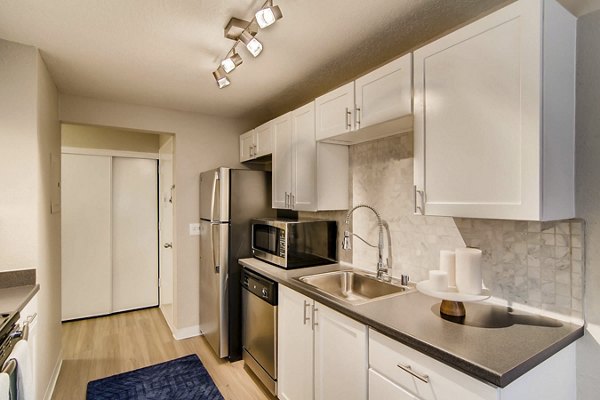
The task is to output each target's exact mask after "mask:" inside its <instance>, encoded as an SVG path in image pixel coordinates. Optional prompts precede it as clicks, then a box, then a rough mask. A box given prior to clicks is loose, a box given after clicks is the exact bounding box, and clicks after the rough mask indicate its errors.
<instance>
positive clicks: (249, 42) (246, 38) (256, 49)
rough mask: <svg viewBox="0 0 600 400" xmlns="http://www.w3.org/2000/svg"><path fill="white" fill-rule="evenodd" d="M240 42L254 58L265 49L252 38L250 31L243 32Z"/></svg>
mask: <svg viewBox="0 0 600 400" xmlns="http://www.w3.org/2000/svg"><path fill="white" fill-rule="evenodd" d="M240 40H241V41H242V43H244V44H245V45H246V48H247V49H248V51H249V52H250V54H252V55H253V56H254V57H257V56H258V55H259V54H260V52H261V51H262V49H263V46H262V43H260V42H259V41H258V39H256V38H255V37H254V36H252V35H251V34H250V33H249V32H248V31H244V32H242V34H241V35H240Z"/></svg>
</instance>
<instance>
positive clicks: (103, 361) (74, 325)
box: [52, 308, 274, 400]
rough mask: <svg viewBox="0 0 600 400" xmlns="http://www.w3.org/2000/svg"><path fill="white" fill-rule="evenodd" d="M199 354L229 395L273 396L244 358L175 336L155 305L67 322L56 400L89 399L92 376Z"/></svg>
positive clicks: (197, 339) (258, 398)
mask: <svg viewBox="0 0 600 400" xmlns="http://www.w3.org/2000/svg"><path fill="white" fill-rule="evenodd" d="M188 354H197V355H198V357H200V360H201V361H202V363H203V364H204V366H205V367H206V369H207V371H208V373H209V374H210V376H211V377H212V378H213V380H214V382H215V384H216V385H217V387H218V388H219V390H220V391H221V393H222V394H223V397H225V399H232V400H233V399H235V400H237V399H240V400H242V399H243V400H246V399H248V400H251V399H256V400H263V399H269V400H272V399H274V397H272V396H270V394H269V393H268V392H267V391H266V389H264V387H262V385H260V384H259V383H258V380H257V379H256V377H254V375H252V373H251V372H249V371H248V370H247V369H246V368H245V367H244V363H243V361H238V362H235V363H229V362H227V361H224V360H221V359H218V358H217V357H216V355H215V354H214V352H213V351H212V349H211V348H210V347H209V345H208V343H207V342H206V340H205V339H204V338H203V337H201V336H198V337H193V338H190V339H184V340H175V339H174V338H173V336H172V335H171V331H170V329H169V327H168V326H167V324H166V322H165V320H164V318H163V316H162V314H161V312H160V310H159V309H158V308H151V309H146V310H140V311H132V312H127V313H122V314H116V315H111V316H108V317H99V318H91V319H86V320H81V321H74V322H65V323H63V363H62V368H61V371H60V375H59V377H58V381H57V383H56V388H55V390H54V395H53V396H52V398H53V399H56V400H63V399H73V400H75V399H76V400H83V399H85V391H86V387H87V383H88V382H89V381H91V380H95V379H99V378H103V377H106V376H110V375H114V374H118V373H121V372H126V371H131V370H134V369H137V368H141V367H145V366H148V365H152V364H156V363H160V362H163V361H167V360H172V359H174V358H178V357H183V356H185V355H188Z"/></svg>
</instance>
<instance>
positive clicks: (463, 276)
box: [455, 248, 481, 294]
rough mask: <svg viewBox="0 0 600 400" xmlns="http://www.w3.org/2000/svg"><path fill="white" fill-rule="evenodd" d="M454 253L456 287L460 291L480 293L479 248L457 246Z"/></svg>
mask: <svg viewBox="0 0 600 400" xmlns="http://www.w3.org/2000/svg"><path fill="white" fill-rule="evenodd" d="M455 254H456V288H457V289H458V291H459V292H461V293H468V294H480V293H481V250H479V249H467V248H458V249H456V250H455Z"/></svg>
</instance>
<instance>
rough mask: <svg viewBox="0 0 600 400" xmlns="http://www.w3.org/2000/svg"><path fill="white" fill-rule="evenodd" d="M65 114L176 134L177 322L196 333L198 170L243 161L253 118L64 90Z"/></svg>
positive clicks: (93, 122)
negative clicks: (192, 228)
mask: <svg viewBox="0 0 600 400" xmlns="http://www.w3.org/2000/svg"><path fill="white" fill-rule="evenodd" d="M59 102H60V106H59V108H60V119H61V121H63V122H67V123H78V124H89V125H100V126H110V127H116V128H125V129H139V130H144V131H154V132H166V133H173V134H174V135H175V162H174V166H175V170H174V180H175V187H176V188H175V221H174V225H175V226H174V241H173V248H174V249H175V252H174V254H175V264H174V265H175V268H174V280H175V287H174V296H175V297H174V316H173V317H174V318H173V319H174V321H173V323H174V325H175V327H176V328H177V329H178V330H180V331H181V330H185V332H188V333H190V334H192V333H197V332H196V331H197V330H198V315H199V292H198V291H199V281H198V266H199V260H200V258H199V253H200V249H199V247H200V242H199V238H198V236H189V234H188V224H190V223H193V222H198V221H199V204H198V202H199V174H200V172H202V171H205V170H208V169H211V168H215V167H218V166H221V165H223V166H231V167H239V166H240V164H239V155H238V149H239V135H240V134H241V133H242V132H244V131H245V130H247V129H248V128H250V127H251V124H250V123H249V122H248V121H240V120H235V119H225V118H218V117H211V116H206V115H202V114H197V113H188V112H181V111H172V110H165V109H159V108H153V107H145V106H138V105H132V104H122V103H114V102H108V101H101V100H95V99H89V98H83V97H75V96H68V95H61V96H60V101H59Z"/></svg>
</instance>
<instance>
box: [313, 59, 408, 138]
mask: <svg viewBox="0 0 600 400" xmlns="http://www.w3.org/2000/svg"><path fill="white" fill-rule="evenodd" d="M315 103H316V108H317V109H316V120H317V127H316V138H317V140H319V141H326V142H329V143H338V144H346V145H348V144H355V143H361V142H365V141H368V140H374V139H378V138H381V137H385V136H390V135H393V134H396V133H401V132H406V131H410V130H412V55H411V54H406V55H404V56H402V57H400V58H398V59H396V60H394V61H392V62H390V63H388V64H386V65H384V66H383V67H380V68H378V69H376V70H374V71H372V72H370V73H368V74H366V75H363V76H362V77H360V78H358V79H357V80H356V81H354V82H350V83H348V84H346V85H344V86H342V87H340V88H337V89H335V90H333V91H331V92H329V93H327V94H325V95H323V96H321V97H319V98H317V99H316V100H315Z"/></svg>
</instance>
